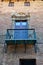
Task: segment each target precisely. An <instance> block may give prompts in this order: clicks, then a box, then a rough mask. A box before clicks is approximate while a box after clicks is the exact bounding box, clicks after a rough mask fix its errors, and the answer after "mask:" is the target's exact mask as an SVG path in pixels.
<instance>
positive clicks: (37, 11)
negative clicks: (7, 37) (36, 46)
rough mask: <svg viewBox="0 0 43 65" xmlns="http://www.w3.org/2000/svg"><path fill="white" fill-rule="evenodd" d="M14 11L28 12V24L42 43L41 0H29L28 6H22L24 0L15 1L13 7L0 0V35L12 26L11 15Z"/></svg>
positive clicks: (42, 17) (42, 8)
mask: <svg viewBox="0 0 43 65" xmlns="http://www.w3.org/2000/svg"><path fill="white" fill-rule="evenodd" d="M15 12H16V13H19V12H25V13H28V12H29V13H30V21H29V26H30V28H35V30H36V35H37V42H39V43H43V1H35V2H30V6H24V2H19V3H17V2H15V3H14V7H9V6H8V2H7V3H5V2H3V3H1V2H0V35H4V34H5V33H6V29H8V28H12V20H11V15H12V14H13V13H15Z"/></svg>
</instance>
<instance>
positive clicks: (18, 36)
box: [14, 20, 28, 40]
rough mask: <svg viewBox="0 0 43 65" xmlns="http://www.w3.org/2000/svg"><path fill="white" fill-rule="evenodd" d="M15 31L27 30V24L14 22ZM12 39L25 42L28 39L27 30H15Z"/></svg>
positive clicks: (25, 22)
mask: <svg viewBox="0 0 43 65" xmlns="http://www.w3.org/2000/svg"><path fill="white" fill-rule="evenodd" d="M15 29H28V22H27V20H26V21H25V20H24V21H17V22H16V21H15ZM14 39H19V40H20V39H21V40H25V39H28V30H15V31H14Z"/></svg>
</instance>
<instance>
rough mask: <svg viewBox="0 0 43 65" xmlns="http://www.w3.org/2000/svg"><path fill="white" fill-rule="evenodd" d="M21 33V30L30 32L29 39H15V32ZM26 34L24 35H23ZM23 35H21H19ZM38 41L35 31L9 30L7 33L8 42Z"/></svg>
mask: <svg viewBox="0 0 43 65" xmlns="http://www.w3.org/2000/svg"><path fill="white" fill-rule="evenodd" d="M16 30H17V31H20V30H23V31H24V30H27V31H28V37H27V38H24V39H22V38H23V37H22V38H21V39H20V38H17V37H16V38H15V34H16V33H15V31H16ZM23 34H24V33H23ZM18 35H21V34H18ZM24 35H25V34H24ZM10 39H11V40H36V32H35V29H7V33H6V40H10Z"/></svg>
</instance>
